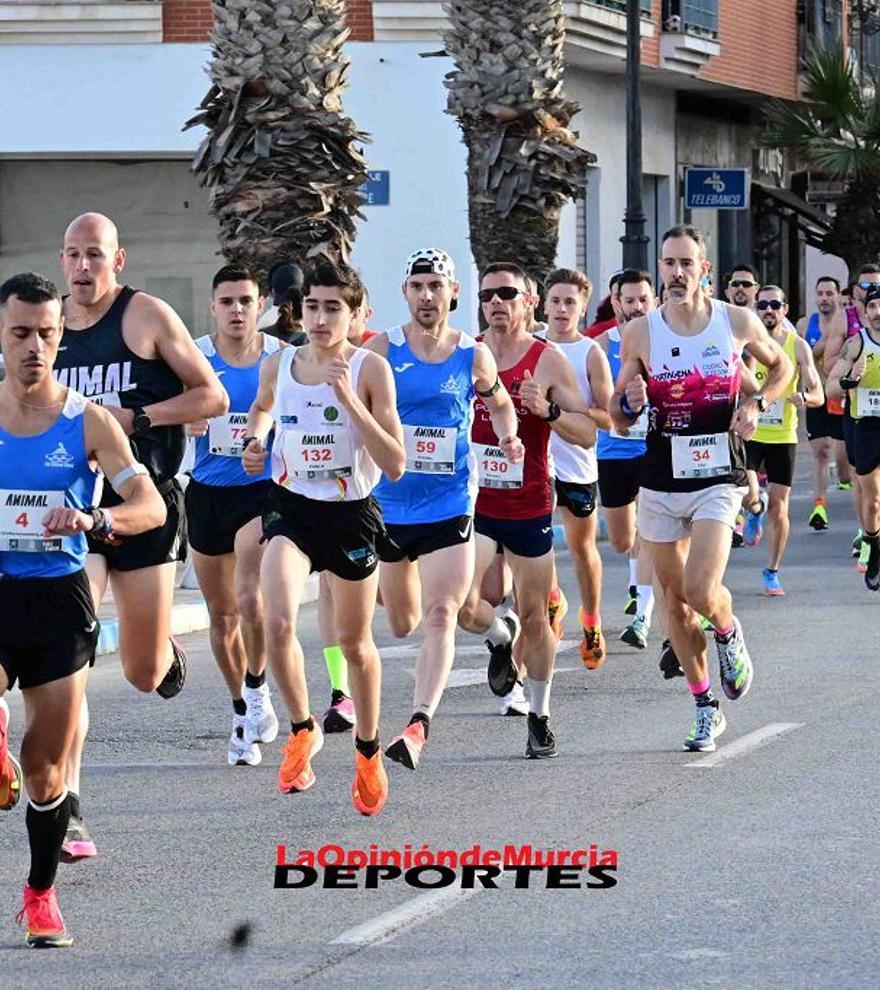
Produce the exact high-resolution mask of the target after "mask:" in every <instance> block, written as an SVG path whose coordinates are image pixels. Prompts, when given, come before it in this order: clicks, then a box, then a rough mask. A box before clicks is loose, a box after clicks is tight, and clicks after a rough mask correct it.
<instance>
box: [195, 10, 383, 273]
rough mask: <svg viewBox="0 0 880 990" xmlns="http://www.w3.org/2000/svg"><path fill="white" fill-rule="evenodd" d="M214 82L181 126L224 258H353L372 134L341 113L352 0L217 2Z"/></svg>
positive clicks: (260, 264)
mask: <svg viewBox="0 0 880 990" xmlns="http://www.w3.org/2000/svg"><path fill="white" fill-rule="evenodd" d="M212 6H213V10H214V34H213V39H212V40H213V56H212V59H211V63H210V66H209V68H208V74H209V75H210V77H211V81H212V83H213V85H212V86H211V89H210V90H209V92H208V95H207V96H206V97H205V99H204V100H203V101H202V104H201V108H200V110H199V112H198V113H197V114H196V116H195V117H193V118H192V119H191V120H189V121H188V122H187V124H186V127H194V126H196V125H199V124H202V125H204V126H205V127H207V128H208V135H207V137H206V138H205V139H204V141H203V142H202V144H201V146H200V147H199V150H198V152H197V153H196V156H195V159H194V161H193V171H194V172H195V173H196V175H197V176H198V177H199V180H200V181H201V183H202V184H203V185H205V186H207V188H208V190H209V192H210V202H211V209H212V211H213V213H214V215H215V216H216V217H217V220H218V222H219V224H220V241H221V246H222V250H223V253H224V255H226V257H227V258H228V259H229V260H231V261H239V262H244V263H247V264H249V265H251V266H252V267H254V268H255V269H256V270H258V271H261V272H263V271H265V270H266V269H267V268H268V267H270V266H271V264H272V263H273V262H274V261H276V260H278V259H280V258H285V259H287V258H294V259H300V260H302V259H304V258H307V257H313V256H315V255H318V254H325V255H327V256H330V257H336V258H341V259H346V258H347V257H348V253H349V249H350V247H351V244H352V241H353V240H354V238H355V235H356V230H355V224H354V218H355V217H361V214H360V212H359V207H360V205H361V204H362V203H363V197H362V196H361V194H360V186H361V184H362V183H363V182H364V181H365V179H366V177H367V172H366V163H365V161H364V158H363V155H362V154H361V152H360V149H359V148H358V145H359V143H360V142H362V141H364V140H366V135H364V134H361V133H359V132H358V131H357V129H356V127H355V125H354V122H353V121H352V120H351V119H350V118H348V117H345V116H344V115H343V113H342V93H343V90H344V89H345V87H346V82H345V76H346V72H347V70H348V66H349V62H350V60H349V58H348V56H347V55H346V54H345V53H344V52H343V47H342V46H343V43H344V42H345V40H346V38H347V37H348V34H349V32H348V29H347V28H346V26H345V7H346V5H345V0H278V2H274V0H214V2H213V4H212Z"/></svg>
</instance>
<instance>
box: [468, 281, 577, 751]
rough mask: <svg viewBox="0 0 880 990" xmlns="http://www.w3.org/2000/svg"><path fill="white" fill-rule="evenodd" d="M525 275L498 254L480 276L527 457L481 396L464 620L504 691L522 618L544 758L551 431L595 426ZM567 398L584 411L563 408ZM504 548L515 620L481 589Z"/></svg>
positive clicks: (489, 338) (552, 645) (550, 740)
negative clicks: (550, 339) (508, 443)
mask: <svg viewBox="0 0 880 990" xmlns="http://www.w3.org/2000/svg"><path fill="white" fill-rule="evenodd" d="M527 278H528V276H527V275H526V273H525V272H524V271H523V269H522V268H520V266H519V265H517V264H515V263H513V262H496V263H493V264H491V265H489V266H488V267H487V268H486V270H485V271H484V272H483V276H482V279H481V285H480V293H479V298H480V302H481V304H482V308H483V316H484V317H485V319H486V322H487V330H486V333H485V336H484V338H483V340H484V341H485V343H486V344H487V346H488V348H489V350H490V351H491V352H492V356H493V357H494V358H495V361H496V363H497V365H498V378H499V381H500V383H501V384H502V385H503V386H504V387H505V388H506V389H507V391H508V392H509V393H510V395H511V397H512V398H513V402H514V406H515V407H516V412H517V416H518V417H519V430H518V433H519V438H520V440H521V441H522V443H523V445H524V447H525V457H524V459H523V460H522V461H521V462H519V463H511V461H510V460H509V459H508V458H507V456H506V454H505V452H504V451H503V450H502V449H501V448H499V447H498V441H497V435H496V432H495V424H494V421H493V418H492V416H491V414H490V411H489V409H488V408H487V406H486V405H485V403H484V402H483V401H482V400H481V399H480V397H478V398H477V402H476V415H475V419H474V426H473V430H472V433H471V439H472V442H473V446H474V453H475V454H476V457H477V466H478V471H479V478H480V491H479V495H478V496H477V505H476V515H475V517H474V531H475V532H476V534H477V535H476V562H475V567H474V579H473V584H472V585H471V588H470V591H469V592H468V595H467V599H466V600H465V603H464V605H463V607H462V609H461V612H460V613H459V623H460V625H461V626H462V628H464V629H467V630H468V632H472V633H477V634H479V635H485V636H486V641H487V645H488V646H489V652H490V654H491V659H490V661H489V671H488V676H489V686H490V688H491V689H492V691H493V693H494V694H496V695H498V696H499V697H503V696H504V695H506V694H508V693H509V692H510V691H511V690H512V688H513V686H514V684H515V683H516V680H517V677H518V671H517V668H516V665H515V664H514V662H513V656H512V654H513V643H514V640H515V639H516V638H517V633H518V625H519V622H521V627H522V643H523V646H522V655H523V659H524V663H525V668H526V671H527V673H528V681H529V695H530V697H529V706H530V711H529V716H528V743H527V746H526V756H527V757H529V758H530V759H538V758H545V757H553V756H556V755H557V751H556V742H555V739H554V737H553V733H552V731H551V730H550V719H549V716H550V681H551V678H552V676H553V661H554V657H555V653H556V637H555V636H554V635H553V632H552V630H551V628H550V623H549V622H548V618H547V601H548V597H549V594H550V590H551V586H552V583H553V519H552V514H551V513H552V504H551V500H550V473H549V467H548V447H549V440H550V433H551V430H552V431H553V432H554V433H559V434H560V435H561V436H562V437H564V438H565V439H567V440H570V441H572V442H574V443H581V444H583V445H584V446H590V445H591V444H592V443H594V442H595V436H596V428H595V424H594V423H593V421H592V420H591V419H590V418H589V416H588V415H586V405H585V404H584V402H583V399H582V398H581V396H580V394H579V392H578V389H577V383H576V381H575V377H574V373H573V372H572V370H571V366H570V365H569V363H568V361H567V360H566V359H565V358H564V357H563V355H562V354H561V352H560V351H559V350H557V349H556V348H555V347H554V346H553V345H552V344H548V343H547V342H546V341H543V340H536V339H535V338H534V337H533V336H532V335H531V334H530V333H529V329H528V312H529V307H530V306H533V305H534V304H535V300H534V297H533V296H532V295H531V294H530V293H529V291H528V288H527ZM563 406H564V407H565V409H566V410H568V409H574V410H583V412H581V411H576V412H568V411H563V408H562V407H563ZM499 550H501V551H503V553H504V557H505V560H506V561H507V563H508V564H509V565H510V569H511V571H512V573H513V581H514V586H515V588H516V601H517V613H518V616H519V620H517V618H516V617H515V616H514V615H513V614H512V613H510V611H509V610H505V611H504V612H503V613H501V614H499V615H496V614H495V612H494V611H493V609H492V607H491V606H490V605H489V603H488V602H486V601H483V600H482V598H481V597H480V585H481V583H482V580H483V575H484V574H485V572H486V570H487V569H488V567H489V565H490V564H491V563H492V561H493V559H494V557H495V554H496V553H497V552H498V551H499Z"/></svg>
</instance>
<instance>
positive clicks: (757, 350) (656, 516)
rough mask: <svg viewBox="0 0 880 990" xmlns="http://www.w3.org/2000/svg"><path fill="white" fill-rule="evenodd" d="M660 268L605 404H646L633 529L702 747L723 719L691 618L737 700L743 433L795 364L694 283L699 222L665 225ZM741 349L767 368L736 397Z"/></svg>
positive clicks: (754, 324)
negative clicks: (735, 558) (660, 602)
mask: <svg viewBox="0 0 880 990" xmlns="http://www.w3.org/2000/svg"><path fill="white" fill-rule="evenodd" d="M660 271H661V274H662V277H663V281H664V282H665V284H666V289H667V294H668V295H667V302H666V303H665V304H664V305H663V306H662V307H661V308H660V309H659V310H654V311H653V312H651V313H650V314H649V315H648V316H647V317H646V318H642V319H639V320H634V321H633V322H632V323H631V324H630V325H629V327H628V328H627V332H626V334H625V336H624V338H623V367H622V369H621V372H620V375H619V377H618V379H617V385H616V386H615V390H614V396H613V397H612V400H611V409H610V412H611V418H612V420H613V421H614V423H615V425H617V426H618V428H620V429H625V428H626V427H627V425H628V424H629V423H632V422H635V421H636V420H637V419H638V417H639V416H640V415H641V414H642V411H643V410H644V409H645V407H646V406H648V404H649V403H650V415H649V422H648V437H647V450H646V452H645V459H644V465H643V475H642V479H641V491H640V494H639V532H640V534H641V538H642V539H643V540H646V541H648V542H649V543H650V546H651V554H652V557H653V561H654V569H655V573H656V575H657V579H658V581H659V583H660V586H661V588H662V589H663V592H664V596H665V610H666V615H667V622H668V624H669V636H670V639H671V640H672V645H673V647H674V649H675V653H676V655H677V656H678V659H679V662H680V663H681V666H682V668H683V669H684V672H685V677H686V678H687V682H688V686H689V688H690V691H691V694H692V695H693V697H694V700H695V702H696V705H697V712H696V718H695V720H694V724H693V728H692V729H691V732H690V734H689V735H688V737H687V739H686V741H685V744H684V747H685V749H687V750H698V751H703V752H708V751H711V750H714V749H715V740H716V738H717V737H718V736H719V735H721V733H722V732H723V731H724V729H725V726H726V723H725V720H724V715H723V714H722V712H721V710H720V708H719V707H718V702H717V701H716V700H715V698H714V696H713V694H712V690H711V686H710V682H709V670H708V666H707V663H706V638H705V636H704V634H703V631H702V629H701V627H700V623H699V620H698V618H697V615H698V614H701V615H704V616H706V617H707V618H708V619H709V621H710V622H711V623H712V626H713V627H714V629H715V643H716V647H717V650H718V659H719V663H720V668H721V683H722V687H723V689H724V693H725V694H726V695H727V697H728V698H730V699H732V700H736V699H737V698H741V697H743V695H745V693H746V692H747V691H748V689H749V687H750V686H751V682H752V662H751V659H750V658H749V654H748V650H747V649H746V644H745V640H744V639H743V633H742V628H741V626H740V624H739V620H738V619H737V618H736V616H735V615H734V613H733V608H732V600H731V596H730V592H729V591H728V590H727V589H726V588H725V587H724V585H723V584H722V578H723V576H724V571H725V568H726V567H727V559H728V556H729V554H730V533H731V530H732V529H733V522H734V518H735V517H736V512H737V509H738V507H739V504H740V502H741V501H742V495H743V492H744V486H745V481H746V472H745V451H744V449H743V440H744V439H750V438H751V436H752V435H753V434H754V431H755V427H756V426H757V420H758V414H759V412H760V411H762V407H763V408H767V407H768V406H769V405H770V403H772V402H774V401H775V400H776V399H777V398H779V396H780V395H781V394H782V392H783V389H784V387H785V385H786V383H787V382H788V380H789V379H790V377H791V373H792V367H791V363H790V362H789V360H788V358H787V357H786V356H785V354H784V353H783V352H782V350H781V349H780V347H779V345H778V344H777V343H776V342H775V341H773V340H772V339H771V338H770V337H769V336H768V334H767V333H766V331H765V330H764V328H763V326H762V325H761V323H760V321H759V320H758V318H757V317H756V316H755V314H754V313H753V312H752V311H751V310H750V309H748V308H745V307H735V306H729V305H727V304H726V303H722V302H716V301H715V300H714V299H710V298H709V297H707V296H706V295H705V293H703V292H702V291H701V289H700V279H701V278H702V277H703V275H704V274H705V272H706V246H705V243H704V241H703V237H702V235H701V234H700V232H699V231H697V230H696V229H694V228H693V227H689V226H677V227H673V228H672V229H671V230H669V231H667V233H666V234H664V236H663V239H662V241H661V255H660ZM744 347H748V348H749V351H750V352H751V354H752V355H753V356H754V357H755V358H756V359H757V360H758V361H760V362H761V363H762V364H763V365H764V366H765V368H766V369H767V377H766V379H765V383H764V388H763V390H761V391H760V392H758V393H757V394H756V395H755V396H754V397H751V398H749V399H746V400H745V401H743V402H739V386H740V362H741V354H742V350H743V348H744Z"/></svg>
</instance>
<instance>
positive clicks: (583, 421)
mask: <svg viewBox="0 0 880 990" xmlns="http://www.w3.org/2000/svg"><path fill="white" fill-rule="evenodd" d="M526 374H528V372H526ZM520 398H522V400H523V404H524V405H525V406H526V407H527V408H528V409H529V410H530V412H533V413H534V414H535V415H536V416H539V417H540V418H541V419H547V417H548V416H549V415H550V411H551V410H550V402H551V400H552V401H553V402H555V403H556V404H557V405H558V406H559V408H560V410H561V414H560V415H559V416H558V417H557V418H556V419H554V420H552V421H551V423H550V429H551V430H553V432H554V433H556V434H558V435H559V436H560V437H562V439H563V440H567V441H568V442H569V443H574V444H577V445H578V446H579V447H592V446H593V444H595V442H596V424H595V423H594V422H593V420H592V419H591V418H590V414H589V408H588V406H587V403H586V400H585V399H584V396H583V394H582V393H581V390H580V388H578V383H577V380H576V379H575V377H574V371H573V370H572V367H571V365H570V364H569V363H568V361H567V360H566V358H565V357H564V356H563V355H562V353H561V352H560V351H558V350H556V349H555V348H554V349H549V348H548V349H547V350H546V351H544V352H543V354H541V357H540V358H539V359H538V363H537V365H536V366H535V377H534V378H528V379H526V380H524V381H523V383H522V386H521V388H520ZM573 410H577V411H573Z"/></svg>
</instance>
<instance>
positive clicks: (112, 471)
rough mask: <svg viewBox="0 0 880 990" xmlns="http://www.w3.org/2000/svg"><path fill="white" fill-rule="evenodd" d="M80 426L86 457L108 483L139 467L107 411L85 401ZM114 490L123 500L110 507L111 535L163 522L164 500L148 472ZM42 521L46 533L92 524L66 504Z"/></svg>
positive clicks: (83, 529) (84, 529) (74, 530)
mask: <svg viewBox="0 0 880 990" xmlns="http://www.w3.org/2000/svg"><path fill="white" fill-rule="evenodd" d="M83 429H84V437H85V446H86V450H87V451H88V454H89V460H90V461H94V462H97V464H98V467H100V469H101V470H102V471H103V472H104V476H105V477H106V478H107V479H108V482H110V481H112V479H113V478H115V477H116V476H117V475H118V474H119V472H120V471H125V470H126V469H127V468H137V467H139V465H138V464H137V461H136V460H135V459H134V455H133V454H132V451H131V446H130V445H129V443H128V440H127V439H126V437H125V434H124V433H123V431H122V427H121V426H120V425H119V423H117V422H116V418H115V417H114V416H113V415H112V414H111V413H110V412H108V410H106V409H103V408H102V407H101V406H96V405H93V404H92V403H89V404H88V405H87V406H86V409H85V412H84V413H83ZM115 490H116V491H117V492H118V494H119V495H121V496H122V498H123V499H124V500H125V501H124V502H123V503H122V504H121V505H116V506H114V507H113V508H112V509H111V510H110V514H111V519H112V526H113V532H114V534H115V535H117V536H134V535H136V534H137V533H145V532H146V531H147V530H149V529H155V528H156V527H157V526H161V525H162V524H163V523H164V522H165V517H166V509H165V503H164V502H163V501H162V496H161V495H160V494H159V492H158V491H156V486H155V485H154V484H153V481H152V479H151V478H150V477H149V475H146V474H133V475H131V476H130V477H129V478H128V479H126V480H125V481H122V482H120V483H119V484H118V485H117V486H116V488H115ZM104 511H105V513H106V512H107V510H104ZM42 522H43V525H44V526H45V528H46V535H47V536H50V535H54V536H70V535H73V534H74V533H81V532H88V531H89V530H90V529H92V527H93V525H94V520H93V519H92V517H91V516H89V515H86V514H85V513H84V512H80V511H79V510H77V509H73V508H69V507H65V508H60V509H52V510H51V511H50V512H48V513H47V514H46V515H45V516H44V517H43V520H42Z"/></svg>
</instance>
